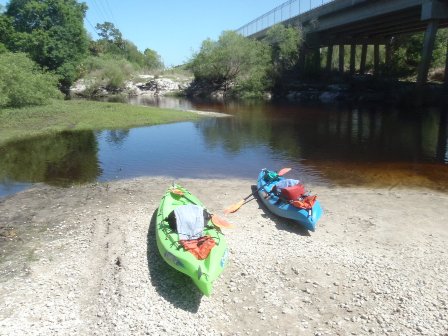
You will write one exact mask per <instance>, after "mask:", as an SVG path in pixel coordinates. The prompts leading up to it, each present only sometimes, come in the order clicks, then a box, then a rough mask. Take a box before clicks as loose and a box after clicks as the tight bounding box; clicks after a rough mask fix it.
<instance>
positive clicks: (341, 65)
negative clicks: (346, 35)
mask: <svg viewBox="0 0 448 336" xmlns="http://www.w3.org/2000/svg"><path fill="white" fill-rule="evenodd" d="M339 72H344V45H343V44H340V45H339Z"/></svg>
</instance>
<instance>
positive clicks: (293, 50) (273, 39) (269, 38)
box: [263, 24, 302, 72]
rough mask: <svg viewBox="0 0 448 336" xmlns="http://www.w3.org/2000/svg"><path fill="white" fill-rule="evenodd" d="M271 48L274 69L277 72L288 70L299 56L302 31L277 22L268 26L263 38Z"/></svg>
mask: <svg viewBox="0 0 448 336" xmlns="http://www.w3.org/2000/svg"><path fill="white" fill-rule="evenodd" d="M263 41H264V42H265V43H267V44H268V45H269V46H270V48H271V53H272V61H273V66H274V69H275V70H276V71H277V72H281V71H284V70H290V69H291V68H292V67H293V66H294V65H295V64H296V63H297V60H298V58H299V46H300V44H301V41H302V33H301V31H300V30H298V29H297V28H294V27H285V26H284V25H282V24H277V25H275V26H272V27H271V28H269V30H268V31H267V33H266V37H265V38H264V39H263Z"/></svg>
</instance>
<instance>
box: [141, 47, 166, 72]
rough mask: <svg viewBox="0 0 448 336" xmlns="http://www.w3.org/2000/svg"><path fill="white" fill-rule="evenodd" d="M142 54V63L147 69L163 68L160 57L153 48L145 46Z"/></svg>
mask: <svg viewBox="0 0 448 336" xmlns="http://www.w3.org/2000/svg"><path fill="white" fill-rule="evenodd" d="M143 55H144V56H145V61H144V62H145V63H144V65H145V67H146V68H148V69H149V70H157V69H163V67H164V65H163V62H162V58H161V57H160V55H159V54H158V53H157V52H156V51H155V50H152V49H149V48H146V49H145V51H144V52H143Z"/></svg>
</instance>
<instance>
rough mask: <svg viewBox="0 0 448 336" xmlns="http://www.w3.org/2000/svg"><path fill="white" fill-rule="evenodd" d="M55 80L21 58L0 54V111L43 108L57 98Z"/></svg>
mask: <svg viewBox="0 0 448 336" xmlns="http://www.w3.org/2000/svg"><path fill="white" fill-rule="evenodd" d="M57 82H58V78H57V77H56V76H55V75H53V74H51V73H48V72H46V73H44V72H42V71H41V70H40V69H39V68H38V67H37V65H36V64H35V63H34V62H33V61H32V60H30V59H29V58H28V57H27V56H26V55H25V54H23V53H18V54H14V53H11V52H3V53H0V107H7V106H8V107H22V106H27V105H44V104H46V103H48V102H49V100H50V99H51V98H58V97H60V92H59V91H58V89H57Z"/></svg>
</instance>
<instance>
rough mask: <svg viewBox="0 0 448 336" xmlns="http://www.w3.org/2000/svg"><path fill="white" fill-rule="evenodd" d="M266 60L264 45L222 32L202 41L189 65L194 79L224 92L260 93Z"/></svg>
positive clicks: (228, 32)
mask: <svg viewBox="0 0 448 336" xmlns="http://www.w3.org/2000/svg"><path fill="white" fill-rule="evenodd" d="M270 62H271V58H270V52H269V49H268V47H267V46H266V44H264V43H262V42H259V41H257V40H253V39H248V38H245V37H243V36H242V35H240V34H238V33H236V32H234V31H226V32H223V33H222V34H221V36H220V37H219V39H218V41H216V42H215V41H212V40H210V39H207V40H205V41H203V42H202V46H201V49H200V51H199V52H198V53H197V54H195V55H194V56H193V59H192V61H191V62H190V68H191V70H192V71H193V73H194V76H195V78H196V79H198V80H204V81H206V82H208V83H210V84H211V85H213V86H215V87H218V88H220V89H223V90H224V91H228V90H231V91H234V92H241V93H242V92H245V93H253V94H260V93H262V92H263V90H265V89H266V87H267V86H268V81H267V78H266V75H267V73H268V71H269V69H270Z"/></svg>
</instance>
